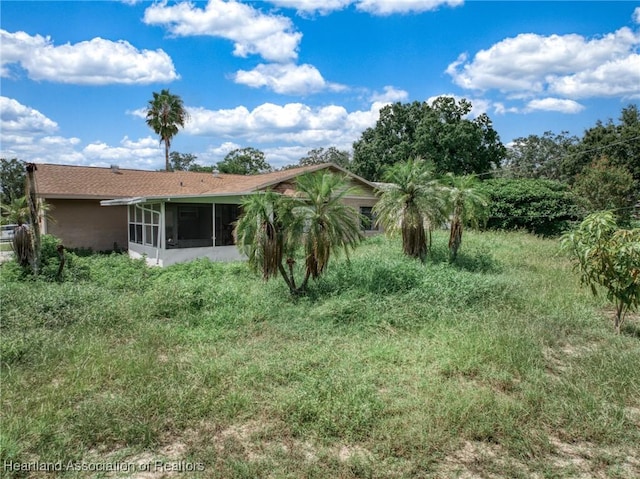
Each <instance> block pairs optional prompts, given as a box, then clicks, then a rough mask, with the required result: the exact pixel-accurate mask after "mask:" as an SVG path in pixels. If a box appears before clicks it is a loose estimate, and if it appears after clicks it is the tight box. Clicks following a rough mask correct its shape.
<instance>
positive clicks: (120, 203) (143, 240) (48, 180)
mask: <svg viewBox="0 0 640 479" xmlns="http://www.w3.org/2000/svg"><path fill="white" fill-rule="evenodd" d="M325 169H326V170H329V171H331V172H334V173H340V174H344V175H346V176H347V177H348V180H349V182H350V186H352V187H354V188H355V190H356V193H355V194H353V195H351V196H347V197H345V199H344V201H345V202H346V203H347V204H348V205H350V206H352V207H354V208H355V209H356V211H359V212H360V213H361V214H362V215H363V216H364V217H366V218H370V219H371V218H372V212H371V208H372V207H373V206H374V205H375V203H376V201H377V197H376V195H375V186H374V185H373V184H372V183H370V182H368V181H367V180H365V179H363V178H360V177H358V176H356V175H354V174H353V173H350V172H348V171H347V170H344V169H343V168H341V167H339V166H337V165H334V164H331V163H327V164H321V165H311V166H305V167H300V168H292V169H289V170H284V171H277V172H273V173H265V174H261V175H250V176H243V175H228V174H222V173H217V172H214V173H196V172H188V171H175V172H165V171H144V170H129V169H122V168H118V167H115V166H112V167H111V168H97V167H85V166H65V165H51V164H38V165H37V171H36V173H35V178H36V191H37V194H38V196H39V197H40V198H42V199H44V200H46V201H47V203H49V204H50V205H51V207H52V208H51V213H50V216H51V219H50V220H45V224H44V227H43V230H44V232H46V233H50V234H53V235H55V236H57V237H59V238H61V239H62V242H63V244H64V245H65V246H66V247H68V248H92V249H93V250H96V251H102V250H111V249H117V248H121V249H127V250H128V251H129V255H130V256H132V257H134V258H140V257H143V256H144V257H146V258H147V262H149V263H150V264H154V265H160V266H168V265H170V264H174V263H179V262H184V261H189V260H191V259H195V258H201V257H207V258H210V259H211V260H214V261H228V260H235V259H240V257H241V256H240V253H239V252H238V250H237V248H236V247H235V245H234V238H233V234H232V231H233V224H234V222H235V221H236V220H237V219H238V216H239V214H240V204H241V202H242V199H243V197H245V196H246V195H249V194H252V193H255V192H260V191H266V190H273V191H276V192H279V193H282V194H290V193H291V192H292V191H293V190H294V189H295V180H296V178H297V177H298V176H300V175H302V174H305V173H311V172H314V171H320V170H325ZM362 227H363V229H364V230H366V232H367V233H369V234H370V233H374V232H375V231H376V230H375V226H373V224H372V221H363V224H362Z"/></svg>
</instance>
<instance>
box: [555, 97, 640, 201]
mask: <svg viewBox="0 0 640 479" xmlns="http://www.w3.org/2000/svg"><path fill="white" fill-rule="evenodd" d="M603 155H606V156H607V158H608V159H609V162H610V164H611V165H612V166H614V167H620V168H624V169H625V170H627V171H628V172H629V173H631V175H632V176H633V181H634V192H635V194H636V195H637V196H640V110H639V109H638V106H637V105H629V106H627V107H626V108H623V109H622V112H621V114H620V118H619V121H618V123H614V122H613V121H612V120H609V121H607V122H606V123H603V122H602V121H598V122H597V123H596V125H595V126H594V127H592V128H589V129H588V130H587V131H585V134H584V136H583V138H582V140H581V141H580V143H579V144H578V145H577V146H576V148H575V149H574V151H573V153H572V154H571V155H569V156H568V157H567V158H566V159H565V160H564V161H563V170H564V176H565V178H567V179H568V181H569V182H570V183H573V182H574V180H575V179H576V178H577V177H578V175H580V174H581V173H586V169H587V168H588V167H589V165H590V164H592V163H593V162H594V161H596V160H598V159H599V158H600V157H601V156H603Z"/></svg>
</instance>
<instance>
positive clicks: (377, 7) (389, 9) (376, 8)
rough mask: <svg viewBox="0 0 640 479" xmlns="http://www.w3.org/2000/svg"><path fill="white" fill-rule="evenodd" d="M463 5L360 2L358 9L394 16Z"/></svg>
mask: <svg viewBox="0 0 640 479" xmlns="http://www.w3.org/2000/svg"><path fill="white" fill-rule="evenodd" d="M463 3H464V1H463V0H359V1H358V2H356V8H357V9H358V10H361V11H363V12H367V13H370V14H372V15H392V14H394V13H421V12H428V11H431V10H436V9H438V8H439V7H441V6H442V5H446V6H450V7H457V6H458V5H462V4H463Z"/></svg>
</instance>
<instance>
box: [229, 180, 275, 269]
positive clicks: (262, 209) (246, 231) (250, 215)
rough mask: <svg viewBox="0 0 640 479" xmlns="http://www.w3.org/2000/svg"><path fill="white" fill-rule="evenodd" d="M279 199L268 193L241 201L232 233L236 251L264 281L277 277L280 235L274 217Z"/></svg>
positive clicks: (257, 194)
mask: <svg viewBox="0 0 640 479" xmlns="http://www.w3.org/2000/svg"><path fill="white" fill-rule="evenodd" d="M280 198H281V196H280V195H278V194H276V193H274V192H272V191H268V192H266V193H256V194H254V195H251V196H248V197H247V198H246V199H245V200H244V201H243V202H242V211H243V213H242V216H240V218H239V219H238V222H237V223H236V227H235V230H234V235H235V238H236V244H237V245H238V249H240V252H241V253H243V254H245V255H246V256H247V258H248V260H249V265H250V266H251V267H252V268H254V269H256V270H258V271H260V272H261V273H262V276H263V277H264V279H269V278H271V277H273V276H275V275H277V274H278V272H279V268H280V267H282V255H283V251H284V234H283V225H282V224H281V222H280V221H279V220H278V218H277V216H278V215H277V209H278V208H279V207H280V204H279V201H280ZM284 277H285V278H286V275H284Z"/></svg>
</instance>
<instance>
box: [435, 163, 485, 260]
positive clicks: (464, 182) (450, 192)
mask: <svg viewBox="0 0 640 479" xmlns="http://www.w3.org/2000/svg"><path fill="white" fill-rule="evenodd" d="M446 183H447V187H446V191H447V206H448V210H449V212H450V215H451V216H450V221H451V229H450V231H449V259H450V260H451V261H455V259H456V257H457V256H458V250H459V249H460V246H461V244H462V230H463V227H464V225H465V224H469V225H471V226H472V227H477V226H478V225H479V224H480V223H481V222H483V221H485V220H486V218H487V213H488V206H489V202H488V200H487V197H486V196H485V195H483V194H482V193H480V192H479V191H478V184H479V181H478V179H477V178H476V177H475V176H469V175H467V176H453V175H448V176H447V178H446Z"/></svg>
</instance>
